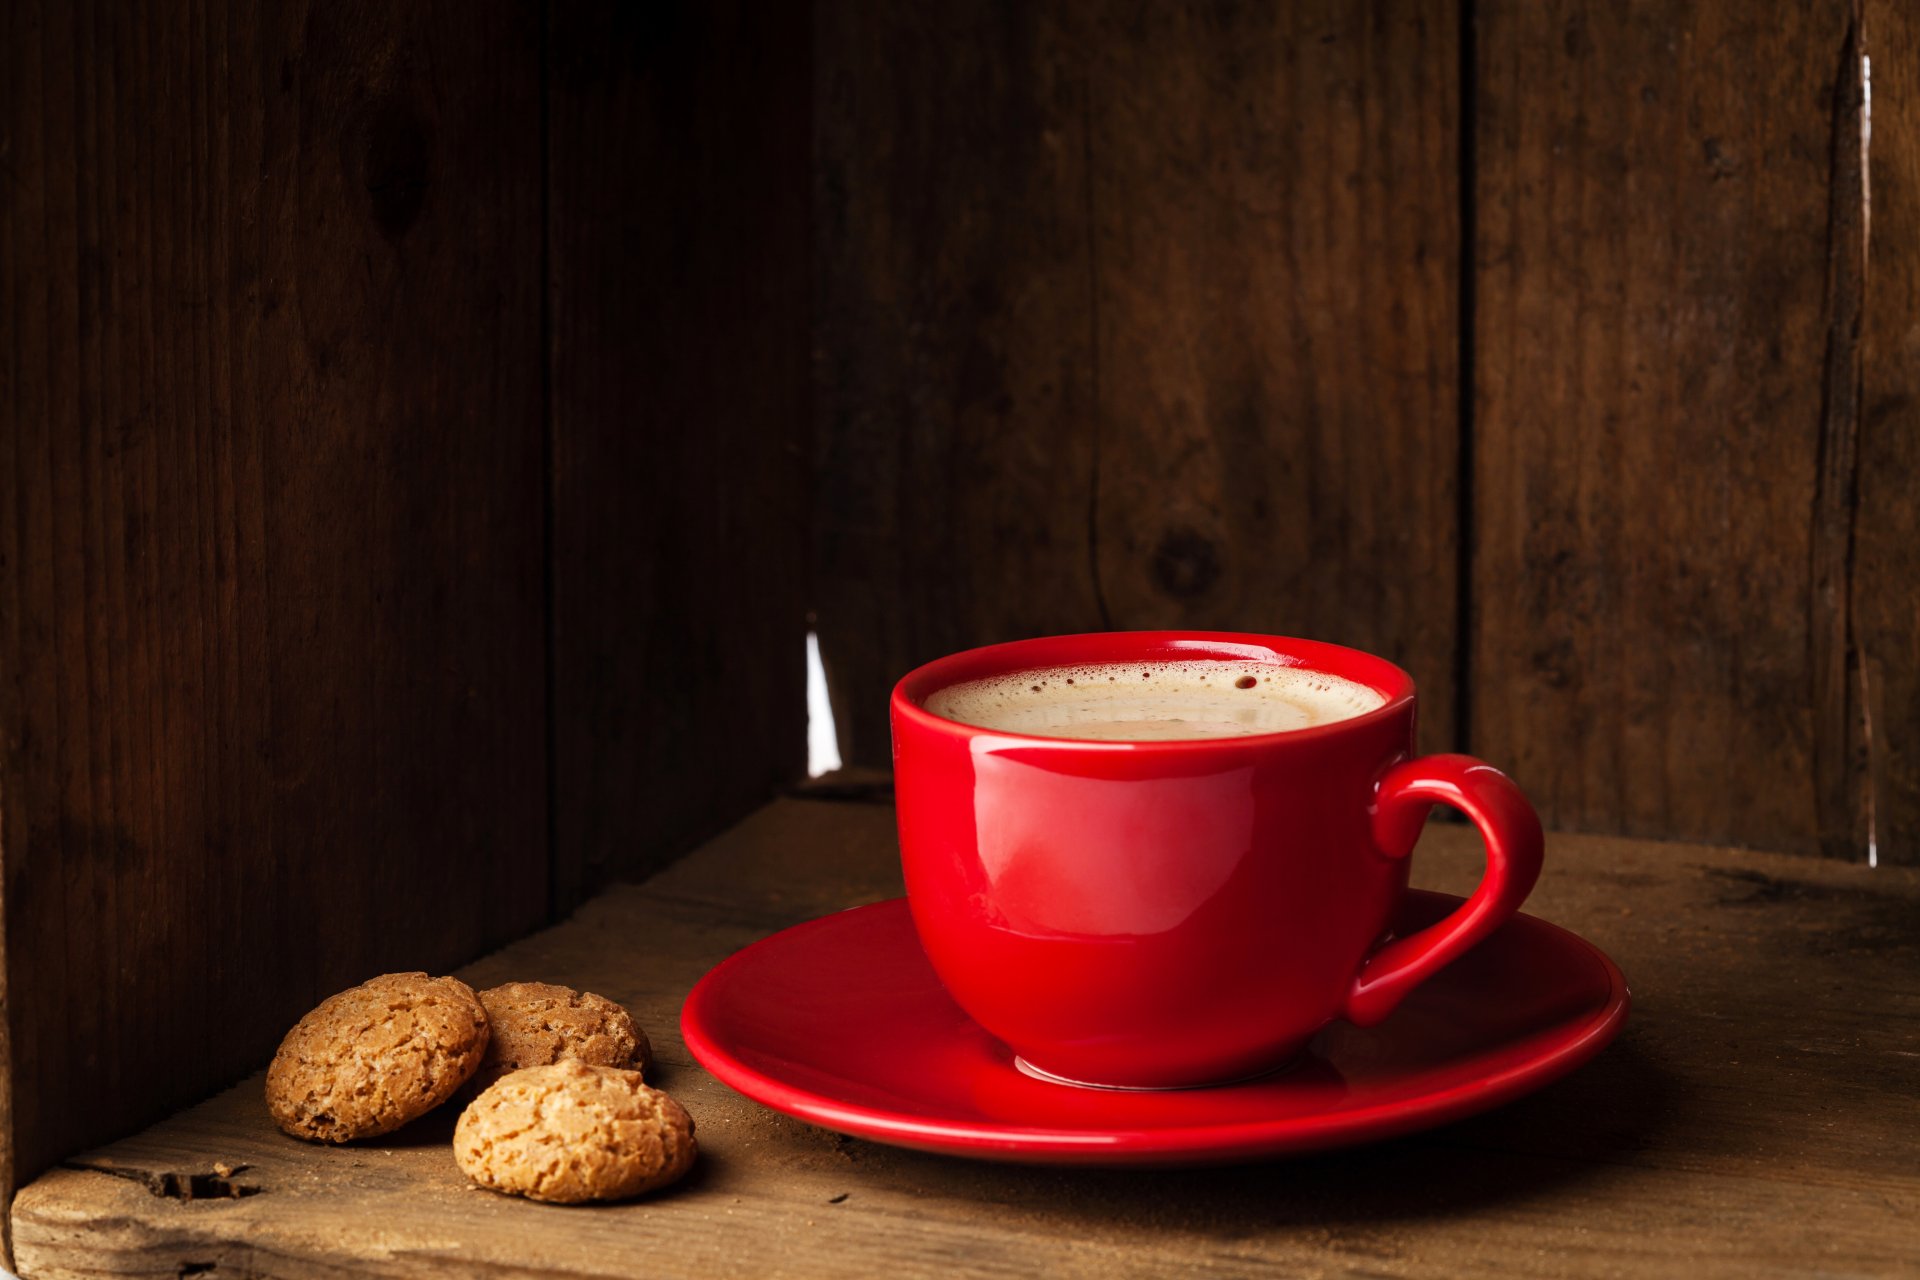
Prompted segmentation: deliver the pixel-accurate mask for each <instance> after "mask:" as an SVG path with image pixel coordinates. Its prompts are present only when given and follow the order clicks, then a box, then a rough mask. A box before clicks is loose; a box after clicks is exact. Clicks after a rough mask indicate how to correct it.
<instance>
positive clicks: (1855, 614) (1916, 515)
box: [1849, 0, 1920, 863]
mask: <svg viewBox="0 0 1920 1280" xmlns="http://www.w3.org/2000/svg"><path fill="white" fill-rule="evenodd" d="M1863 29H1864V31H1865V41H1864V44H1865V52H1866V54H1867V56H1868V57H1870V58H1871V59H1872V60H1873V81H1874V87H1875V93H1874V102H1873V113H1872V126H1873V129H1872V145H1871V148H1870V151H1869V155H1870V161H1869V166H1868V167H1869V171H1870V172H1869V175H1868V177H1869V191H1870V196H1871V206H1870V207H1871V213H1872V216H1871V218H1870V219H1869V220H1868V222H1869V228H1870V230H1869V234H1868V237H1867V245H1868V255H1869V257H1868V263H1867V287H1866V304H1865V314H1864V316H1863V321H1864V325H1865V332H1864V335H1863V343H1862V348H1863V358H1864V366H1865V367H1864V370H1863V372H1862V387H1863V411H1862V413H1861V417H1860V450H1859V498H1858V504H1857V507H1856V512H1857V515H1856V517H1855V522H1854V527H1853V538H1854V541H1853V576H1852V581H1851V584H1850V586H1851V590H1850V601H1851V607H1852V621H1853V626H1854V646H1855V651H1854V666H1853V668H1852V670H1851V672H1850V673H1849V674H1850V675H1851V676H1852V677H1853V678H1854V679H1855V680H1856V681H1857V684H1856V686H1855V696H1856V698H1857V700H1858V702H1859V705H1860V707H1861V708H1862V714H1861V716H1860V717H1859V722H1858V729H1859V732H1860V734H1861V739H1862V743H1863V749H1862V752H1861V758H1860V761H1859V766H1858V770H1857V779H1858V785H1859V801H1858V803H1859V811H1860V827H1861V830H1860V832H1859V835H1858V837H1857V842H1856V848H1858V847H1859V846H1860V845H1865V846H1867V847H1868V848H1870V849H1871V850H1872V854H1873V856H1874V857H1875V858H1876V859H1877V860H1880V861H1893V862H1904V863H1920V503H1916V502H1915V500H1914V494H1913V483H1912V480H1913V477H1914V476H1915V475H1920V329H1916V328H1915V327H1914V325H1913V316H1914V314H1915V312H1916V310H1920V19H1916V16H1915V14H1914V12H1913V9H1912V6H1910V5H1903V4H1900V3H1897V2H1894V0H1868V3H1867V4H1866V5H1865V16H1864V19H1863Z"/></svg>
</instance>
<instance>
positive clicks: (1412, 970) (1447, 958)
mask: <svg viewBox="0 0 1920 1280" xmlns="http://www.w3.org/2000/svg"><path fill="white" fill-rule="evenodd" d="M1436 804H1444V805H1450V806H1452V807H1453V808H1455V809H1458V810H1459V811H1460V812H1461V813H1464V814H1465V815H1467V818H1468V819H1469V820H1470V821H1471V822H1472V823H1473V825H1474V826H1476V827H1478V828H1480V836H1481V838H1482V839H1483V840H1485V841H1486V844H1487V873H1486V875H1485V876H1483V877H1481V880H1480V887H1479V888H1477V889H1475V890H1474V891H1473V896H1472V897H1471V898H1469V899H1467V902H1466V905H1464V906H1462V907H1461V908H1459V909H1458V910H1457V911H1455V912H1454V913H1453V914H1452V915H1450V916H1448V917H1447V918H1446V919H1444V920H1442V921H1440V922H1439V923H1437V924H1432V925H1429V926H1427V927H1426V928H1424V929H1422V930H1420V931H1419V932H1418V933H1413V934H1409V935H1407V936H1406V937H1404V938H1396V939H1395V940H1394V941H1392V942H1390V943H1388V944H1387V945H1386V946H1384V947H1382V948H1381V949H1380V950H1378V951H1376V952H1374V953H1373V954H1372V955H1371V956H1368V957H1367V959H1366V961H1365V962H1364V963H1363V964H1362V965H1361V966H1360V973H1359V975H1358V976H1357V977H1355V978H1354V980H1353V988H1352V990H1350V991H1349V992H1348V993H1347V1004H1346V1008H1345V1010H1343V1013H1344V1016H1345V1017H1346V1019H1347V1021H1349V1022H1351V1023H1354V1024H1355V1025H1357V1026H1362V1027H1370V1026H1372V1025H1373V1024H1374V1023H1376V1022H1378V1021H1380V1020H1381V1019H1382V1018H1384V1017H1386V1016H1387V1015H1388V1014H1389V1013H1391V1012H1393V1009H1394V1006H1395V1005H1398V1004H1399V1003H1400V1001H1401V1000H1402V999H1404V998H1405V996H1406V994H1407V993H1408V992H1409V991H1412V990H1413V989H1414V988H1415V987H1417V986H1419V985H1420V984H1421V983H1422V982H1425V981H1426V980H1427V979H1428V978H1431V977H1432V976H1433V975H1434V974H1436V973H1438V972H1440V970H1441V969H1443V968H1444V967H1446V966H1447V965H1449V964H1451V963H1452V962H1453V961H1454V960H1456V959H1458V958H1459V957H1460V956H1462V955H1464V954H1466V952H1467V951H1468V950H1469V949H1471V948H1472V947H1473V945H1474V944H1475V943H1477V942H1479V941H1480V940H1481V939H1482V938H1485V937H1486V936H1487V935H1488V934H1490V933H1492V932H1493V931H1494V930H1495V929H1498V928H1499V927H1500V926H1501V925H1502V924H1504V923H1506V921H1507V920H1508V919H1509V918H1511V917H1512V915H1513V913H1514V912H1516V911H1518V910H1519V909H1520V904H1521V903H1522V902H1523V901H1525V900H1526V896H1527V894H1528V892H1529V891H1531V890H1532V888H1533V882H1534V881H1536V880H1538V879H1539V878H1540V854H1541V844H1542V839H1541V834H1540V818H1539V815H1537V814H1536V813H1534V811H1533V806H1532V805H1531V804H1529V803H1527V798H1526V797H1525V796H1524V795H1522V794H1520V788H1519V787H1517V786H1515V785H1514V782H1513V779H1511V778H1509V777H1508V776H1507V775H1506V774H1504V773H1501V772H1500V771H1499V770H1498V769H1496V768H1494V767H1493V766H1492V765H1490V764H1487V763H1485V762H1484V761H1480V760H1475V759H1474V758H1473V757H1472V756H1460V755H1440V756H1422V757H1421V758H1419V759H1417V760H1408V761H1405V762H1403V763H1401V764H1397V765H1395V766H1393V768H1391V769H1389V770H1387V772H1386V774H1385V776H1384V777H1382V778H1381V779H1380V783H1379V786H1378V788H1377V790H1376V791H1375V793H1374V802H1373V843H1374V846H1375V847H1376V848H1377V849H1379V850H1380V852H1381V853H1382V854H1384V855H1385V856H1387V857H1389V858H1404V857H1406V856H1407V855H1408V854H1410V853H1412V852H1413V844H1414V841H1416V840H1418V839H1419V838H1420V828H1421V826H1422V825H1423V824H1425V822H1426V820H1427V812H1428V811H1429V810H1430V809H1432V808H1433V806H1434V805H1436Z"/></svg>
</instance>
